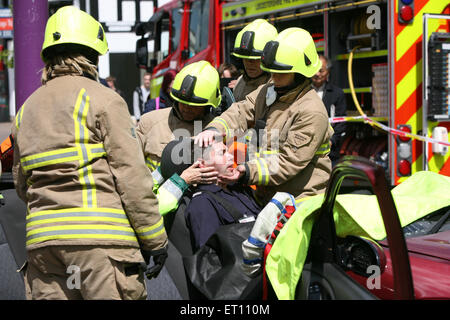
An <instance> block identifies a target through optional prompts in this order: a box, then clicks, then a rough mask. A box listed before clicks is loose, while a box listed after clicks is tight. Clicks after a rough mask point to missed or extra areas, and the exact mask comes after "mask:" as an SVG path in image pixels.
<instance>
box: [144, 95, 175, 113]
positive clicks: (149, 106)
mask: <svg viewBox="0 0 450 320" xmlns="http://www.w3.org/2000/svg"><path fill="white" fill-rule="evenodd" d="M172 105H173V101H172V99H171V98H170V96H169V95H168V94H167V93H165V92H162V91H161V92H160V93H159V109H164V108H168V107H172ZM153 110H156V99H151V100H148V101H147V102H146V103H145V106H144V113H147V112H150V111H153ZM144 113H143V114H144Z"/></svg>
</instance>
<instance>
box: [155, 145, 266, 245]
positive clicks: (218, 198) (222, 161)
mask: <svg viewBox="0 0 450 320" xmlns="http://www.w3.org/2000/svg"><path fill="white" fill-rule="evenodd" d="M193 141H194V140H193V139H191V138H180V139H179V140H176V141H172V142H170V143H169V144H168V145H167V146H166V148H165V149H164V151H163V154H162V161H161V171H162V172H163V175H165V176H171V174H173V173H181V172H182V171H183V170H184V169H186V168H187V167H189V166H190V165H191V164H193V163H194V162H196V161H200V166H204V167H208V166H211V167H214V169H215V171H217V172H218V179H217V181H216V183H213V184H198V185H196V186H192V187H191V188H192V190H191V191H192V198H191V200H190V202H189V204H188V206H187V208H186V211H185V213H184V214H185V217H186V224H187V226H188V228H189V229H190V231H191V236H192V237H191V238H192V240H193V245H194V251H195V250H197V249H198V248H200V247H201V246H203V245H204V244H205V243H206V241H207V240H208V238H209V237H210V236H212V235H213V234H214V233H215V231H216V230H217V229H218V228H219V227H220V226H221V225H226V224H232V223H239V222H247V221H252V220H255V218H256V216H257V215H258V213H259V212H260V211H261V209H262V208H261V207H260V206H259V205H258V204H257V202H256V201H255V199H254V198H253V194H252V189H251V188H250V187H248V186H244V185H241V184H239V183H235V184H228V182H227V179H226V177H227V176H228V175H232V174H233V173H234V170H236V169H235V168H234V167H233V155H232V154H231V153H229V152H228V150H227V147H226V145H225V144H224V143H222V142H215V143H213V144H212V145H210V146H208V147H206V148H201V147H199V146H198V145H195V144H194V142H193Z"/></svg>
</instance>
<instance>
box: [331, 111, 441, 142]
mask: <svg viewBox="0 0 450 320" xmlns="http://www.w3.org/2000/svg"><path fill="white" fill-rule="evenodd" d="M350 120H364V122H365V123H368V124H370V125H372V126H375V127H378V128H379V129H381V130H383V131H386V132H387V133H390V134H394V135H397V136H401V137H408V138H411V139H416V140H420V141H423V142H429V143H438V144H442V145H444V146H447V147H450V142H447V141H442V140H437V139H433V138H429V137H424V136H419V135H417V134H413V133H409V132H405V131H402V130H398V129H394V128H390V127H388V126H386V125H384V124H382V123H380V122H378V121H376V120H374V119H371V118H369V117H368V116H366V115H364V116H356V117H334V118H330V123H339V122H346V121H350Z"/></svg>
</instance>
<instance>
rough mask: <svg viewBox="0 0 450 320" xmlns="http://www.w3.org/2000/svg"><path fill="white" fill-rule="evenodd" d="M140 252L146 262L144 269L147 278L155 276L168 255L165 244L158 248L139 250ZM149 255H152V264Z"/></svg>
mask: <svg viewBox="0 0 450 320" xmlns="http://www.w3.org/2000/svg"><path fill="white" fill-rule="evenodd" d="M141 252H142V255H143V256H144V260H145V263H146V264H147V270H145V275H146V276H147V279H152V278H156V277H157V276H158V275H159V273H160V272H161V270H162V268H163V266H164V263H165V262H166V259H167V256H168V254H167V246H165V247H164V248H162V249H158V250H151V251H149V250H141ZM151 257H153V265H150V258H151Z"/></svg>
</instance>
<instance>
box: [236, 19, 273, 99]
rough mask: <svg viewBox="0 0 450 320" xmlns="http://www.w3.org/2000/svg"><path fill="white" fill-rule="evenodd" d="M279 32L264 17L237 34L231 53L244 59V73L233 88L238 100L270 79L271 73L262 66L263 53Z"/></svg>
mask: <svg viewBox="0 0 450 320" xmlns="http://www.w3.org/2000/svg"><path fill="white" fill-rule="evenodd" d="M277 34H278V32H277V29H276V28H275V27H274V26H273V25H271V24H270V23H269V22H267V21H266V20H264V19H256V20H254V21H253V22H251V23H250V24H248V25H247V26H246V27H244V28H243V29H242V30H241V31H239V33H238V34H237V36H236V40H235V43H234V48H233V52H232V53H231V54H232V55H234V56H235V57H237V58H241V59H242V63H243V64H244V74H243V75H242V76H240V77H239V78H238V79H237V82H236V85H235V87H234V89H233V95H234V98H235V100H236V101H242V100H244V99H245V96H246V95H247V94H249V93H250V92H252V91H254V90H255V89H256V88H258V87H259V86H260V85H262V84H265V83H267V82H268V81H269V79H270V73H269V72H266V71H264V70H262V69H261V68H260V62H261V54H262V52H263V49H264V46H265V45H266V43H267V42H268V41H271V40H274V39H275V37H276V36H277Z"/></svg>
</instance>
